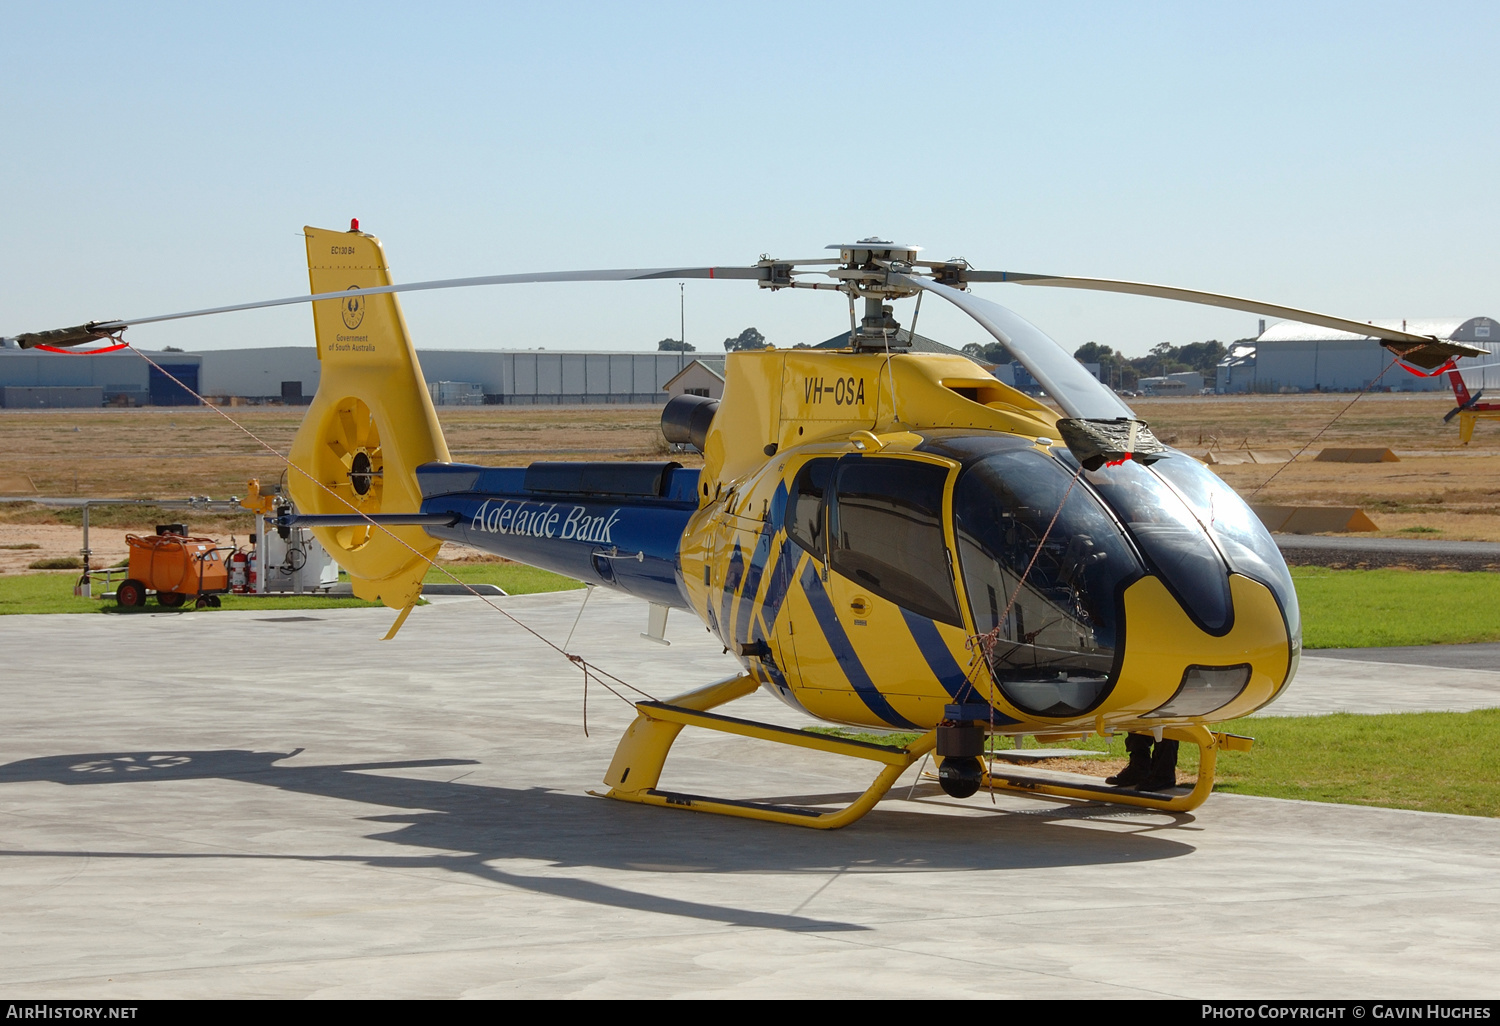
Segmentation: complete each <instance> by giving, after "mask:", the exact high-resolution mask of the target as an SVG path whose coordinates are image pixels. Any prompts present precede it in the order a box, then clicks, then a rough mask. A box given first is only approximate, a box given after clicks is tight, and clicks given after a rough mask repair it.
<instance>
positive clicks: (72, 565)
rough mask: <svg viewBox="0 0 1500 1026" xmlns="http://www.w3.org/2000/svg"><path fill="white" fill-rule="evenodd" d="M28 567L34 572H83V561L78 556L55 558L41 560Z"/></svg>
mask: <svg viewBox="0 0 1500 1026" xmlns="http://www.w3.org/2000/svg"><path fill="white" fill-rule="evenodd" d="M27 566H28V567H29V568H30V569H32V570H82V569H83V560H81V559H79V558H78V557H77V556H53V557H52V558H51V559H39V560H37V561H36V562H35V563H29V564H27Z"/></svg>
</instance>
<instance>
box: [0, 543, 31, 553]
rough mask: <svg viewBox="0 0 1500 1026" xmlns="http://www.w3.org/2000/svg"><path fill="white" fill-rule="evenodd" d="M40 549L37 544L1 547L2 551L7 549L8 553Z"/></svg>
mask: <svg viewBox="0 0 1500 1026" xmlns="http://www.w3.org/2000/svg"><path fill="white" fill-rule="evenodd" d="M39 548H41V546H40V545H38V544H37V543H36V542H21V543H20V544H19V545H0V549H5V550H6V551H7V552H29V551H31V550H32V549H39Z"/></svg>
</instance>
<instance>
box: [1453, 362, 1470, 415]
mask: <svg viewBox="0 0 1500 1026" xmlns="http://www.w3.org/2000/svg"><path fill="white" fill-rule="evenodd" d="M1448 383H1449V384H1450V385H1452V386H1453V398H1454V399H1457V400H1458V405H1459V406H1467V405H1468V404H1469V388H1468V386H1467V385H1465V384H1464V376H1463V375H1462V374H1460V373H1459V372H1458V370H1457V368H1455V369H1453V370H1451V371H1449V372H1448Z"/></svg>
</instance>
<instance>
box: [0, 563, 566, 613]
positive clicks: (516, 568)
mask: <svg viewBox="0 0 1500 1026" xmlns="http://www.w3.org/2000/svg"><path fill="white" fill-rule="evenodd" d="M448 569H450V570H452V571H453V572H454V575H455V576H457V577H458V578H459V579H460V580H461V581H464V582H466V583H468V584H498V585H499V586H500V587H501V588H503V589H504V590H505V592H506V594H509V595H531V594H536V593H538V592H545V591H566V590H569V589H572V588H581V587H583V585H582V584H581V583H579V582H578V581H575V580H573V579H572V578H569V577H563V576H561V575H559V574H553V573H548V572H547V571H546V570H537V569H535V568H534V567H529V566H523V565H521V564H520V563H474V564H462V563H461V564H456V565H453V566H450V567H448ZM77 580H78V578H77V577H76V576H74V575H73V574H14V575H12V574H7V575H6V576H4V577H0V615H5V614H7V613H12V614H13V613H110V614H119V615H134V614H139V613H160V612H165V610H164V609H163V608H162V607H161V606H159V605H157V604H156V601H155V600H154V599H151V600H148V601H147V603H146V605H145V606H144V607H143V608H141V609H121V608H120V607H119V606H118V605H117V604H116V603H115V602H114V601H113V600H101V599H96V598H94V599H90V598H79V597H77V596H75V595H74V594H73V585H74V584H75V583H76V582H77ZM427 580H428V581H432V582H448V581H450V580H451V579H450V578H449V577H447V576H445V575H443V574H441V573H439V572H438V571H429V572H428V575H427ZM117 583H118V581H117ZM220 601H221V602H222V603H223V608H224V609H240V610H244V609H359V608H366V607H375V606H379V605H380V603H378V602H366V601H364V600H363V599H357V598H353V597H350V596H328V595H284V596H281V595H278V596H267V597H265V598H250V597H247V596H243V595H222V596H220ZM192 608H193V606H192V603H191V602H188V603H186V604H184V605H183V606H182V607H181V610H182V611H188V610H191V609H192Z"/></svg>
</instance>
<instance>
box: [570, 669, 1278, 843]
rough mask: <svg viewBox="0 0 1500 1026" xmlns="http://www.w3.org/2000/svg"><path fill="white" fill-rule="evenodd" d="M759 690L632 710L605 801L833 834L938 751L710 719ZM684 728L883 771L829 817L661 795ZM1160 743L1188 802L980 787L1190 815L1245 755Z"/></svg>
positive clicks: (738, 689) (926, 741)
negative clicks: (1182, 760)
mask: <svg viewBox="0 0 1500 1026" xmlns="http://www.w3.org/2000/svg"><path fill="white" fill-rule="evenodd" d="M759 686H760V684H759V682H757V681H756V680H754V679H753V678H751V677H744V676H742V677H733V678H730V679H728V680H723V681H719V682H717V683H715V684H710V685H708V686H707V687H703V688H699V689H698V690H696V691H689V692H688V693H687V694H684V695H679V696H677V697H676V698H673V699H671V700H670V701H667V702H637V703H636V707H635V708H636V713H637V715H636V718H635V722H634V723H632V724H631V725H630V728H629V729H628V730H626V731H625V736H624V737H623V738H621V739H620V745H619V747H618V748H617V749H616V750H615V757H614V759H613V761H611V762H610V764H609V771H608V772H607V773H606V774H605V777H604V782H605V783H606V784H607V785H609V792H608V794H606V795H604V796H603V797H607V798H614V799H617V800H619V801H624V802H636V803H638V804H641V805H658V806H662V807H664V808H675V809H692V810H694V811H697V812H714V813H718V814H719V815H721V816H738V817H740V818H742V819H758V820H763V821H765V822H769V823H786V824H788V825H790V826H802V827H814V828H816V829H819V830H834V829H837V828H839V827H842V826H847V825H849V824H850V823H853V822H854V821H855V820H857V819H859V818H860V817H861V816H863V815H864V814H865V813H867V812H869V811H870V810H871V809H873V808H874V807H875V805H876V803H878V802H879V801H880V799H882V798H884V797H885V794H886V792H887V791H889V790H890V789H891V787H892V785H894V784H895V783H896V781H897V779H899V778H900V776H901V774H902V773H904V772H906V770H907V769H909V768H910V767H911V766H912V765H913V764H914V763H916V762H917V761H918V760H919V759H922V758H924V757H926V756H927V755H930V754H931V753H932V750H933V748H934V747H935V746H936V744H937V732H936V731H935V730H929V731H928V732H927V733H925V734H923V735H922V736H921V737H919V738H917V739H916V740H915V741H913V742H912V743H911V744H909V745H906V746H905V747H898V746H895V745H877V744H870V743H868V742H864V741H851V740H848V739H846V738H837V737H829V736H827V735H825V734H814V733H812V732H811V731H806V730H796V729H794V728H791V727H778V726H775V725H773V724H769V723H758V722H756V721H754V720H744V719H739V718H737V717H734V716H724V715H721V714H719V713H714V712H709V710H710V709H713V708H715V707H717V706H721V705H725V704H727V703H729V702H732V701H734V700H735V699H737V698H744V697H745V696H746V695H749V694H752V693H753V692H754V691H755V690H756V689H757V688H758V687H759ZM688 726H692V727H702V728H703V729H705V730H716V731H718V732H720V733H723V734H735V735H738V736H740V737H751V738H757V739H759V740H762V741H771V742H774V743H776V744H783V745H791V746H793V747H796V748H808V749H812V750H813V751H819V752H830V753H832V754H834V755H845V756H848V757H850V758H854V759H864V760H867V761H869V762H876V763H881V764H882V765H883V767H884V768H883V769H881V771H880V772H879V773H878V774H877V775H876V777H875V780H874V782H873V783H871V784H870V786H869V787H868V788H866V789H865V791H864V793H863V794H861V795H860V796H859V797H858V798H857V799H855V800H854V801H853V802H851V803H850V804H848V805H846V806H845V807H844V808H842V809H838V810H837V811H833V812H825V811H821V810H818V809H807V808H800V807H796V806H789V805H767V804H763V803H759V802H749V801H740V800H737V799H733V798H713V797H709V796H705V795H697V794H685V793H681V792H677V791H664V790H661V789H660V788H658V787H657V784H658V783H659V782H660V781H661V772H662V767H663V766H664V765H665V764H666V761H667V756H668V754H670V752H671V750H672V745H673V743H674V742H675V741H676V740H677V736H678V734H680V733H681V732H682V728H683V727H688ZM1162 736H1163V737H1167V738H1172V739H1175V740H1178V741H1187V742H1189V743H1192V744H1196V745H1197V746H1198V749H1199V753H1200V754H1199V762H1198V783H1197V785H1196V786H1195V787H1194V788H1193V789H1192V791H1190V792H1189V793H1187V794H1185V795H1173V796H1170V797H1168V796H1165V795H1162V796H1156V795H1153V794H1152V793H1150V792H1143V791H1131V790H1128V789H1125V788H1118V787H1108V786H1106V785H1103V784H1099V785H1093V784H1068V783H1063V782H1061V781H1058V780H1052V779H1043V778H1039V777H1028V776H1025V775H1023V774H1016V773H1003V772H997V767H995V766H991V767H990V771H989V772H988V773H987V774H986V775H985V777H984V784H983V786H985V787H987V788H993V789H995V790H997V791H1005V792H1007V793H1010V794H1019V795H1026V796H1029V797H1033V798H1070V799H1074V800H1082V801H1093V802H1108V803H1110V804H1114V805H1131V806H1137V807H1141V808H1148V809H1156V810H1160V811H1162V812H1187V811H1189V810H1191V809H1196V808H1197V807H1198V806H1199V805H1202V804H1203V802H1204V800H1205V799H1207V798H1208V796H1209V794H1210V793H1212V791H1213V782H1214V762H1215V757H1216V755H1217V753H1218V751H1219V749H1220V748H1232V749H1236V750H1244V749H1248V748H1249V743H1248V742H1249V739H1248V738H1240V737H1236V736H1234V735H1232V734H1215V733H1213V732H1211V731H1209V730H1208V729H1207V728H1205V727H1180V728H1178V727H1171V728H1167V729H1166V730H1164V731H1163V732H1162ZM595 793H597V792H595Z"/></svg>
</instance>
